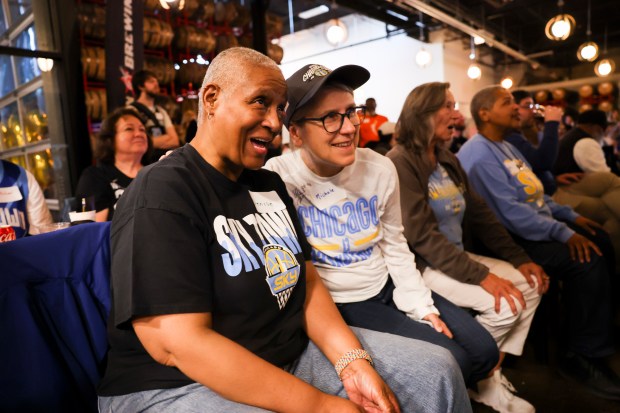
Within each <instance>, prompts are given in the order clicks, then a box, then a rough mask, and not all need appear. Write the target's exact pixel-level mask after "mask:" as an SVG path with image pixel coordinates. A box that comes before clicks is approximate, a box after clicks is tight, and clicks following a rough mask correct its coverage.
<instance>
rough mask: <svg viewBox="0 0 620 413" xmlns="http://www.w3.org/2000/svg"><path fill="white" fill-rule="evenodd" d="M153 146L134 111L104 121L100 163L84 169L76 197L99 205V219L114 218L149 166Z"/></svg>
mask: <svg viewBox="0 0 620 413" xmlns="http://www.w3.org/2000/svg"><path fill="white" fill-rule="evenodd" d="M152 146H153V144H152V142H151V139H150V138H149V137H148V135H147V134H146V129H145V127H144V124H143V123H142V121H141V120H140V118H139V117H138V116H136V112H135V111H134V110H132V109H127V108H120V109H117V110H115V111H114V112H112V113H111V114H110V115H109V116H108V117H107V118H106V119H105V120H104V121H103V123H102V125H101V131H100V132H99V134H98V135H97V137H96V138H95V148H94V152H95V159H96V160H97V164H96V165H95V166H90V167H88V168H86V169H85V170H84V171H83V172H82V175H81V176H80V180H79V182H78V186H77V189H76V191H75V194H76V198H78V199H81V198H85V199H86V200H87V201H88V204H90V206H91V208H92V207H94V208H95V211H97V213H96V215H95V220H96V221H97V222H104V221H111V220H112V216H113V215H114V209H115V207H116V202H117V201H118V199H119V198H120V197H121V195H122V194H123V192H124V191H125V188H127V186H129V184H130V183H131V181H133V178H135V177H136V175H137V174H138V172H139V171H140V169H142V167H143V166H144V165H145V159H146V157H147V153H149V152H150V151H151V148H152ZM93 202H94V205H93Z"/></svg>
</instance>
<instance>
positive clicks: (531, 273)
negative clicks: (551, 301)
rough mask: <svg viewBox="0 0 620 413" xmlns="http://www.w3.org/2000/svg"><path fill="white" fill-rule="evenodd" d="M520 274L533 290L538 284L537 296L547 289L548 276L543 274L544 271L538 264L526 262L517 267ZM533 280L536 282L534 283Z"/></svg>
mask: <svg viewBox="0 0 620 413" xmlns="http://www.w3.org/2000/svg"><path fill="white" fill-rule="evenodd" d="M517 269H518V270H519V272H520V273H521V274H523V276H524V277H525V279H526V280H527V283H528V284H529V285H530V287H532V288H534V287H535V286H536V284H538V294H544V293H546V292H547V290H548V289H549V276H548V275H547V274H545V270H543V269H542V267H541V266H540V265H538V264H535V263H533V262H526V263H525V264H521V265H519V268H517ZM534 278H536V280H537V281H538V282H537V283H535V282H534Z"/></svg>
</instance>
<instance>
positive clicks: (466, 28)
mask: <svg viewBox="0 0 620 413" xmlns="http://www.w3.org/2000/svg"><path fill="white" fill-rule="evenodd" d="M388 1H389V2H390V3H393V4H396V5H399V6H400V5H406V6H410V7H413V8H415V9H417V10H419V11H421V12H422V13H424V14H426V15H428V16H431V17H433V18H435V19H437V20H439V21H441V22H443V23H445V24H447V25H449V26H452V27H453V28H455V29H457V30H460V31H462V32H463V33H466V34H468V35H470V36H479V37H481V38H483V39H484V40H485V41H486V43H487V44H488V45H489V46H491V47H494V48H496V49H498V50H501V51H502V52H504V53H506V54H507V55H510V56H512V57H514V58H515V59H518V60H521V61H523V62H526V63H528V64H529V65H530V66H531V67H532V68H533V69H538V68H539V67H540V63H539V62H537V61H536V60H533V59H531V58H529V57H527V56H526V55H524V54H523V53H521V52H519V51H518V50H515V49H513V48H512V47H510V46H507V45H505V44H503V43H501V42H499V41H497V40H496V39H494V38H493V37H491V36H489V34H488V33H486V32H485V31H483V30H478V29H475V28H473V27H472V26H470V25H468V24H466V23H463V22H462V21H460V20H457V19H455V18H454V17H452V16H450V15H448V14H446V13H444V12H443V11H441V10H439V9H436V8H435V7H433V6H430V5H428V4H427V3H425V2H424V1H423V0H388Z"/></svg>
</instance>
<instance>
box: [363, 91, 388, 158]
mask: <svg viewBox="0 0 620 413" xmlns="http://www.w3.org/2000/svg"><path fill="white" fill-rule="evenodd" d="M387 121H388V118H386V117H385V116H383V115H379V114H378V113H377V101H376V100H375V98H368V99H366V115H365V116H364V122H362V125H361V126H360V143H359V145H360V147H361V148H365V147H366V145H368V143H369V142H377V141H379V127H380V126H381V125H382V124H383V123H384V122H387Z"/></svg>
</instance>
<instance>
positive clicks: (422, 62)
mask: <svg viewBox="0 0 620 413" xmlns="http://www.w3.org/2000/svg"><path fill="white" fill-rule="evenodd" d="M423 17H424V14H423V13H422V12H420V19H419V20H418V22H417V25H418V27H419V28H420V42H422V46H421V47H420V50H418V53H416V55H415V62H416V64H417V65H418V66H420V67H421V68H425V67H427V66H429V65H430V64H431V63H432V61H433V55H432V54H431V52H429V51H428V50H426V48H425V47H424V40H425V38H424V22H423V21H422V19H423Z"/></svg>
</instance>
